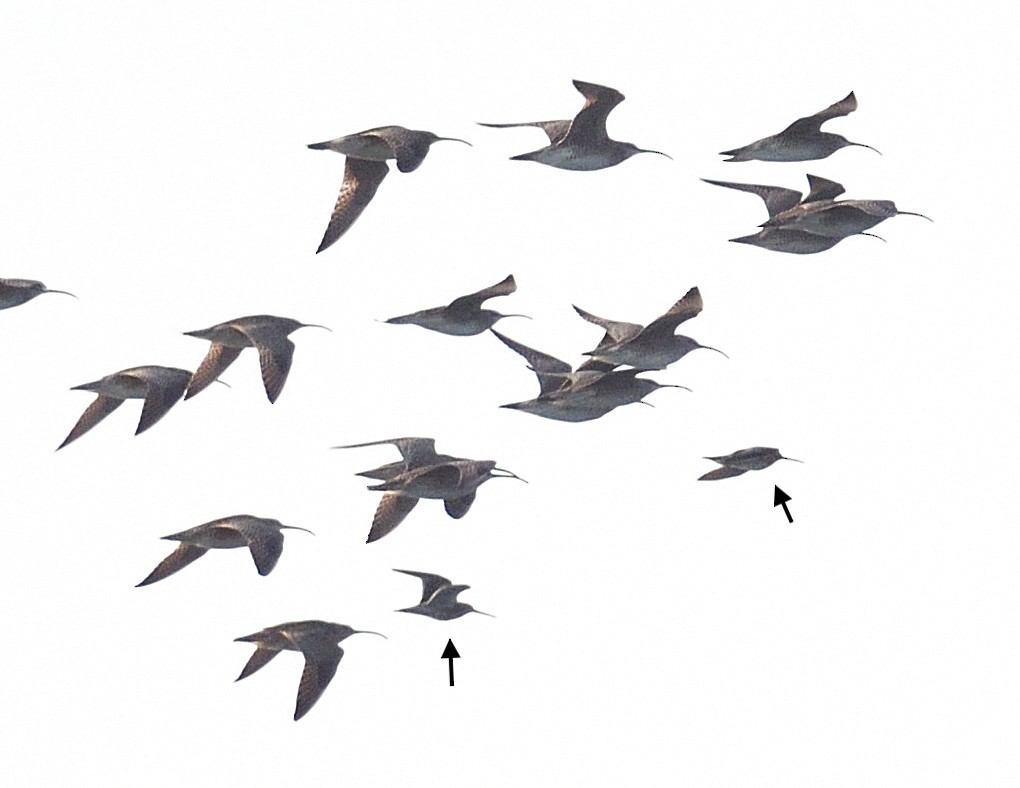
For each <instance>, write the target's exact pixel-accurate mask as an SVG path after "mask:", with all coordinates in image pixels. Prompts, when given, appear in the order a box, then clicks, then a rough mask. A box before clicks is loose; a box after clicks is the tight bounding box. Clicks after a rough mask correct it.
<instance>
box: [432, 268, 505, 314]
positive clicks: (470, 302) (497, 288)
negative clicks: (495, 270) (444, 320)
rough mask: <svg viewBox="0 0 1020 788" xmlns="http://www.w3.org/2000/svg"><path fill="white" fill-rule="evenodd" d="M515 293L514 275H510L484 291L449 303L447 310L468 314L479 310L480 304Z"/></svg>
mask: <svg viewBox="0 0 1020 788" xmlns="http://www.w3.org/2000/svg"><path fill="white" fill-rule="evenodd" d="M515 292H517V282H515V281H514V275H513V274H510V276H508V277H507V278H506V279H504V280H503V281H502V282H499V283H498V284H494V285H493V286H492V287H486V288H485V289H484V290H479V291H478V292H477V293H471V294H470V295H466V296H461V297H460V298H455V299H454V300H453V301H451V302H450V306H449V307H448V309H450V311H452V312H455V313H468V314H470V313H472V312H474V311H475V310H477V309H480V308H481V306H482V304H483V303H484V302H486V301H488V300H489V299H490V298H496V297H497V296H505V295H510V294H511V293H515Z"/></svg>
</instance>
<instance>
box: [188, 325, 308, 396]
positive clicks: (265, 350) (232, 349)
mask: <svg viewBox="0 0 1020 788" xmlns="http://www.w3.org/2000/svg"><path fill="white" fill-rule="evenodd" d="M299 328H325V326H318V325H315V324H313V323H300V322H298V321H297V320H292V319H291V318H289V317H276V316H274V315H250V316H248V317H239V318H236V319H234V320H228V321H226V322H225V323H218V324H217V325H215V326H212V327H210V328H205V329H201V330H198V331H185V332H184V333H185V335H186V336H189V337H197V338H198V339H205V340H207V341H209V342H211V343H212V347H210V348H209V352H208V353H207V354H206V357H205V359H204V360H203V361H202V364H201V365H200V366H199V368H198V369H197V370H195V374H194V375H193V376H192V377H191V380H190V382H189V383H188V392H187V394H186V395H185V397H184V398H185V399H191V398H192V397H194V396H195V395H196V394H198V393H199V392H200V391H202V390H204V389H205V388H206V387H208V386H209V385H211V384H212V382H213V381H214V380H216V379H217V378H218V377H219V376H220V375H222V374H223V372H224V371H225V370H226V369H227V367H229V366H230V365H231V364H232V363H233V362H234V360H235V359H236V358H237V357H238V355H240V353H241V351H242V350H244V349H245V348H247V347H253V348H255V349H256V350H258V352H259V365H260V367H261V369H262V383H263V386H264V387H265V390H266V396H267V397H268V398H269V401H270V402H276V399H277V397H279V396H280V392H281V391H282V390H283V384H284V383H286V382H287V375H288V374H290V367H291V362H292V361H293V358H294V343H293V342H291V341H290V339H289V338H288V336H289V335H290V334H291V333H293V332H294V331H297V330H298V329H299ZM327 330H328V329H327Z"/></svg>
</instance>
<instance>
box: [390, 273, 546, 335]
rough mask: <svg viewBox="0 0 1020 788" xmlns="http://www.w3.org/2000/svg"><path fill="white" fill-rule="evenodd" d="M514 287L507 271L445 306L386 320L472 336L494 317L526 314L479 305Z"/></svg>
mask: <svg viewBox="0 0 1020 788" xmlns="http://www.w3.org/2000/svg"><path fill="white" fill-rule="evenodd" d="M516 291H517V282H515V281H514V277H513V274H511V275H510V276H508V277H507V278H506V279H504V280H503V281H502V282H498V283H497V284H494V285H492V286H491V287H486V288H485V289H484V290H479V291H478V292H477V293H471V294H469V295H465V296H461V297H460V298H455V299H454V300H453V301H451V302H450V303H449V304H448V305H447V306H437V307H433V308H432V309H423V310H421V311H420V312H412V313H411V314H409V315H400V316H398V317H391V318H390V319H389V320H387V321H386V322H387V323H395V324H397V325H406V324H412V325H416V326H421V327H422V328H427V329H429V330H430V331H439V332H440V333H443V334H452V335H453V336H460V337H467V336H475V335H476V334H481V333H482V332H483V331H485V330H486V329H487V328H492V326H493V325H495V324H496V321H498V320H502V319H503V318H504V317H527V315H504V314H501V313H500V312H496V311H495V310H492V309H482V304H483V303H484V302H486V301H488V300H489V299H490V298H496V297H497V296H505V295H510V294H511V293H514V292H516Z"/></svg>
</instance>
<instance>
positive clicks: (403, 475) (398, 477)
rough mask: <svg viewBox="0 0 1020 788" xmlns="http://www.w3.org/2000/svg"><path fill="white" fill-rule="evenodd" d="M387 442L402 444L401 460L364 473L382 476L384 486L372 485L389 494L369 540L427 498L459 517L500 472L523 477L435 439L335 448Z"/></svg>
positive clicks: (393, 441) (388, 529) (399, 446)
mask: <svg viewBox="0 0 1020 788" xmlns="http://www.w3.org/2000/svg"><path fill="white" fill-rule="evenodd" d="M382 444H392V445H393V446H394V447H396V449H397V450H398V451H399V452H400V456H401V460H400V461H399V462H392V463H387V464H386V465H381V466H379V467H378V468H373V469H371V470H368V471H362V472H361V473H359V474H358V476H366V477H368V478H370V479H376V480H379V481H380V482H381V484H379V485H372V486H370V487H369V488H368V489H370V490H379V491H382V492H384V493H385V494H384V495H383V497H382V500H381V501H380V502H379V506H378V507H377V508H376V511H375V515H374V516H373V518H372V527H371V530H370V531H369V533H368V539H367V541H368V542H375V541H377V540H379V539H382V538H383V537H384V536H386V535H387V534H388V533H390V532H391V531H392V530H393V529H395V528H396V527H397V526H398V525H400V524H401V523H402V522H403V521H404V519H405V518H406V517H407V515H409V514H410V513H411V511H412V510H413V509H414V507H415V506H417V505H418V501H419V499H421V498H438V499H442V501H443V505H444V507H445V509H446V513H447V514H448V515H449V516H450V517H452V518H453V519H455V520H459V519H460V518H461V517H463V516H464V515H466V514H467V513H468V510H469V509H470V508H471V504H473V503H474V500H475V495H476V491H477V489H478V487H479V486H480V485H481V484H483V483H484V482H486V481H488V480H489V479H493V478H500V474H505V475H507V476H510V477H513V478H518V479H519V478H520V477H518V476H515V475H514V474H512V473H510V471H506V470H503V469H502V468H496V463H495V462H494V461H492V460H469V459H465V458H463V457H453V456H451V455H448V454H437V453H436V450H435V441H434V440H433V439H432V438H391V439H387V440H381V441H371V442H369V443H355V444H350V445H346V446H334V447H333V448H334V449H354V448H361V447H364V446H377V445H382ZM494 471H499V472H500V473H499V474H497V473H494ZM521 481H524V480H523V479H521Z"/></svg>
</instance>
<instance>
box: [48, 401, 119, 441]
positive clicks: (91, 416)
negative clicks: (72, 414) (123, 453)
mask: <svg viewBox="0 0 1020 788" xmlns="http://www.w3.org/2000/svg"><path fill="white" fill-rule="evenodd" d="M123 402H124V400H122V399H116V398H114V397H104V396H103V395H102V394H100V395H99V396H98V397H96V399H95V401H93V403H92V404H91V405H89V406H88V407H87V408H85V412H84V413H82V414H81V417H79V419H78V422H77V423H76V424H75V425H74V427H72V428H71V431H70V432H69V433H68V434H67V437H66V438H64V442H63V443H61V444H60V445H59V446H57V451H59V450H60V449H62V448H64V447H65V446H66V445H67V444H69V443H70V442H71V441H75V440H78V438H80V437H81V436H82V435H84V434H85V433H86V432H88V431H89V430H90V429H92V428H93V427H95V426H96V425H97V424H98V423H99V422H101V421H102V420H103V419H105V418H106V417H107V416H109V415H110V414H111V413H113V412H114V411H115V410H117V408H119V407H120V406H121V404H122V403H123Z"/></svg>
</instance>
